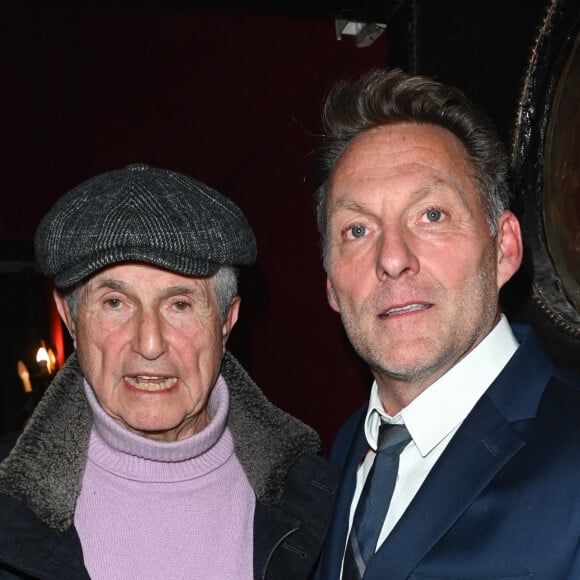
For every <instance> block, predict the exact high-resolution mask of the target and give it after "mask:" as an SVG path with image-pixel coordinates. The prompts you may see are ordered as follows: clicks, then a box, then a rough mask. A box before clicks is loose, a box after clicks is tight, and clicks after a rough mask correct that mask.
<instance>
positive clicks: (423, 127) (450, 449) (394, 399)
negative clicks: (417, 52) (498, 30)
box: [317, 70, 580, 580]
mask: <svg viewBox="0 0 580 580" xmlns="http://www.w3.org/2000/svg"><path fill="white" fill-rule="evenodd" d="M324 122H325V129H326V130H325V141H324V143H323V145H322V147H321V150H320V151H319V155H318V157H317V159H318V170H319V178H320V181H321V183H322V185H321V186H320V188H319V190H318V220H319V227H320V230H321V233H322V237H323V247H324V266H325V270H326V272H327V293H328V300H329V303H330V306H331V307H332V308H333V309H334V310H336V311H337V312H338V313H339V314H340V316H341V319H342V322H343V324H344V327H345V329H346V332H347V334H348V337H349V339H350V341H351V342H352V344H353V346H354V347H355V349H356V351H357V352H358V354H359V355H360V356H361V357H362V358H363V359H364V360H365V361H366V362H367V364H368V365H369V367H370V370H371V372H372V374H373V377H374V379H375V380H374V383H373V385H372V389H371V394H370V402H369V403H368V404H366V405H364V407H363V408H361V409H359V410H358V412H357V413H355V415H353V416H352V417H351V418H350V419H349V420H348V421H347V423H346V424H345V425H344V426H343V428H342V429H341V431H340V432H339V434H338V436H337V439H336V441H335V444H334V446H333V450H332V460H333V461H334V462H335V463H336V464H338V465H339V466H340V467H342V469H343V477H342V482H341V487H340V490H339V492H338V497H337V503H336V507H335V513H334V516H333V521H332V523H331V528H330V532H329V536H328V539H327V543H326V547H325V550H324V554H323V557H322V560H321V563H320V566H319V570H318V578H319V579H320V580H338V579H341V578H342V580H347V579H348V580H350V579H352V578H364V579H365V580H375V579H377V580H378V579H381V580H382V579H385V578H388V579H389V580H402V579H404V578H409V579H415V580H419V579H422V580H426V579H429V580H434V579H442V578H445V579H448V580H449V579H454V580H459V579H461V580H468V579H473V580H492V579H504V580H505V579H510V580H514V579H524V578H525V579H528V580H529V579H532V578H533V579H534V580H540V579H541V580H559V579H564V578H569V579H580V552H579V548H580V379H579V377H577V376H575V375H572V374H571V373H567V372H566V371H564V370H562V369H558V368H556V367H555V366H554V364H553V363H552V362H551V360H550V359H549V357H548V356H547V354H546V353H545V352H544V351H543V349H542V347H541V346H540V344H539V343H538V341H537V339H536V338H535V337H534V335H533V333H532V332H531V330H530V329H529V328H526V327H516V326H514V327H512V326H510V324H509V323H508V321H507V319H506V318H505V316H504V315H503V314H502V313H501V310H500V306H499V297H498V295H499V290H500V288H501V287H502V286H503V285H504V284H505V283H506V282H507V281H508V280H509V279H510V278H511V277H512V276H513V275H514V273H515V272H516V271H517V270H518V268H519V266H520V264H521V260H522V239H521V232H520V225H519V222H518V220H517V218H516V216H515V215H514V214H513V213H512V212H511V211H510V210H509V205H510V190H509V186H508V158H507V155H506V154H505V152H504V149H503V147H502V145H501V143H500V141H499V139H498V137H497V134H496V133H495V130H494V129H493V127H492V126H491V124H490V122H489V120H488V119H487V117H485V116H483V115H482V114H481V113H480V112H478V111H477V110H476V109H475V108H474V107H473V106H472V105H471V104H470V102H469V101H468V100H467V99H466V98H465V96H464V95H463V94H462V93H461V92H460V91H458V90H457V89H454V88H452V87H448V86H445V85H442V84H440V83H437V82H434V81H432V80H431V79H427V78H423V77H417V76H410V75H407V74H405V73H403V72H401V71H398V70H392V71H389V72H384V71H374V72H372V73H369V74H367V75H366V76H365V77H363V78H362V79H360V80H358V81H355V82H353V83H339V84H338V85H337V86H336V87H335V88H334V89H333V91H332V92H331V94H330V95H329V98H328V100H327V103H326V105H325V109H324ZM384 424H396V425H404V426H405V427H406V429H407V431H408V437H409V440H408V443H406V444H404V445H403V448H402V451H401V452H400V455H399V456H398V467H395V476H396V482H395V483H394V491H393V493H392V498H391V499H390V504H389V505H388V511H387V512H386V515H385V516H383V515H380V516H379V518H378V519H379V522H378V526H377V532H376V534H377V535H376V536H375V537H376V539H373V540H372V549H371V551H370V556H369V559H368V560H365V559H364V558H362V557H361V553H362V549H361V550H360V551H359V553H358V555H355V556H352V554H349V551H350V550H352V549H353V548H352V546H353V545H355V546H356V545H357V544H356V542H354V543H351V539H352V537H353V535H354V537H355V538H358V537H360V536H359V531H358V530H359V527H358V526H359V523H358V522H359V521H363V520H364V518H366V520H367V521H368V520H369V515H368V513H367V514H366V515H364V516H361V520H359V519H356V518H355V513H356V512H357V505H358V504H359V499H360V498H361V496H363V497H365V500H364V502H367V501H368V500H367V499H366V498H367V497H369V496H367V495H366V494H367V491H365V485H367V484H368V482H367V480H368V481H370V480H371V479H372V478H373V477H375V476H376V473H378V471H377V472H375V473H374V474H373V475H370V476H369V473H370V472H371V470H372V469H373V463H375V460H376V458H377V457H379V455H380V453H379V452H378V451H377V445H378V443H377V441H378V436H379V429H380V428H381V426H382V425H384ZM381 431H383V429H381ZM377 465H378V460H377ZM377 469H378V468H377ZM371 473H372V472H371ZM375 481H377V480H375ZM380 485H381V484H379V488H378V489H379V490H380V489H381V488H380ZM385 487H386V484H385ZM375 489H377V487H376V485H375ZM381 493H382V492H381ZM384 495H385V496H386V495H387V492H386V491H385V492H384ZM383 499H384V501H385V502H387V503H388V502H389V498H388V497H384V498H380V500H381V501H382V500H383ZM372 501H373V502H376V495H375V499H373V500H372ZM360 503H361V504H362V503H363V501H362V500H361V502H360ZM371 503H372V502H371ZM373 505H378V503H377V504H373ZM371 511H373V510H371ZM379 511H380V510H378V509H374V512H375V515H376V513H377V512H379ZM371 515H372V514H371ZM358 517H359V516H357V518H358ZM371 519H372V518H371ZM375 519H376V518H375ZM353 520H355V521H356V522H357V523H356V525H353ZM360 525H361V526H362V525H366V524H365V523H364V521H363V523H362V524H360ZM369 525H370V524H369ZM373 525H374V524H373ZM353 528H356V529H354V530H353ZM360 534H362V532H360ZM352 558H354V561H355V562H357V565H356V566H355V570H354V572H353V569H352V566H351V563H350V562H351V561H352ZM357 558H358V559H357ZM357 567H358V568H357Z"/></svg>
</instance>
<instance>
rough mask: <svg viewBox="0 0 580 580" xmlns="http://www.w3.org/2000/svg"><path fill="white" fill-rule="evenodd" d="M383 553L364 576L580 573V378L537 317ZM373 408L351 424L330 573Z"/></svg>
mask: <svg viewBox="0 0 580 580" xmlns="http://www.w3.org/2000/svg"><path fill="white" fill-rule="evenodd" d="M514 331H515V333H516V336H517V337H518V339H519V341H520V347H519V349H518V350H517V352H516V353H515V354H514V356H513V357H512V359H511V360H510V361H509V363H508V364H507V366H506V367H505V368H504V369H503V371H502V372H501V374H500V375H499V377H498V378H497V379H496V380H495V381H494V383H493V384H492V385H491V386H490V387H489V389H488V390H487V391H486V393H485V394H484V395H483V396H482V397H481V399H480V400H479V401H478V403H477V404H476V406H475V407H474V409H473V410H472V412H471V413H470V414H469V416H468V417H467V418H466V419H465V421H464V422H463V424H462V425H461V426H460V428H459V429H458V431H457V432H456V434H455V435H454V437H453V439H452V440H451V441H450V443H449V445H448V446H447V448H446V449H445V451H444V452H443V454H442V455H441V457H440V458H439V460H438V461H437V463H436V464H435V466H434V467H433V469H432V470H431V472H430V473H429V475H428V477H427V479H426V480H425V482H424V483H423V485H422V486H421V488H420V489H419V491H418V492H417V495H416V496H415V498H414V499H413V501H412V502H411V504H410V505H409V507H408V508H407V510H406V512H405V513H404V514H403V516H402V517H401V519H400V521H399V522H398V523H397V525H396V526H395V528H394V529H393V531H392V532H391V534H390V535H389V536H388V538H387V539H386V541H385V542H384V543H383V545H382V546H381V547H380V548H379V550H378V551H377V553H376V554H375V556H374V557H373V558H372V560H371V562H370V563H369V566H368V567H367V570H366V573H365V576H364V578H365V580H379V579H380V580H384V579H388V580H403V579H404V578H406V579H413V580H436V579H447V580H470V579H472V580H499V579H503V580H507V579H509V580H519V579H524V578H525V579H527V580H530V579H534V580H560V579H575V580H579V579H580V377H578V376H576V375H574V374H572V373H568V372H566V371H564V370H562V369H558V368H557V367H555V366H554V364H553V363H552V362H551V360H550V359H549V358H548V356H547V354H546V353H545V352H544V350H543V349H542V347H541V346H540V344H539V342H538V341H537V339H536V338H535V336H534V335H533V333H532V332H531V330H530V329H529V328H527V327H518V326H515V327H514ZM366 410H367V406H366V405H365V406H364V407H362V408H361V409H359V411H358V412H357V413H355V415H353V416H352V417H351V418H350V419H349V420H348V421H347V423H346V424H345V425H344V426H343V427H342V429H341V430H340V432H339V434H338V436H337V439H336V441H335V443H334V446H333V450H332V454H331V460H332V461H333V462H334V463H336V464H337V465H339V466H340V467H341V468H342V469H343V476H342V481H341V484H340V487H339V490H338V492H337V501H336V504H335V512H334V515H333V519H332V520H331V524H330V528H329V533H328V537H327V540H326V546H325V549H324V553H323V556H322V559H321V563H320V566H319V569H318V575H317V578H318V579H319V580H338V578H339V577H340V567H341V562H342V557H343V552H344V546H345V543H346V536H347V529H348V515H349V510H350V505H351V501H352V496H353V493H354V488H355V479H356V470H357V467H358V465H359V463H360V461H361V459H362V457H363V456H364V453H365V452H366V450H367V447H368V444H367V442H366V439H365V435H364V432H363V424H364V419H365V414H366Z"/></svg>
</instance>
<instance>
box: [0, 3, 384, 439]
mask: <svg viewBox="0 0 580 580" xmlns="http://www.w3.org/2000/svg"><path fill="white" fill-rule="evenodd" d="M76 4H78V5H81V4H82V6H76V5H74V6H73V5H72V4H71V5H68V4H66V3H58V2H51V3H48V2H45V3H44V4H42V3H40V2H39V3H38V4H37V3H27V2H22V3H21V4H19V5H18V6H10V7H4V8H3V14H2V17H1V18H2V20H3V26H2V30H3V33H2V39H1V40H0V42H1V48H0V58H1V64H2V71H3V82H2V91H1V96H0V103H1V105H2V111H3V115H2V116H3V130H2V153H3V179H2V202H3V203H2V212H1V213H0V239H2V240H14V239H16V240H27V239H31V238H32V236H33V233H34V230H35V227H36V225H37V223H38V220H39V219H40V217H41V215H42V214H43V213H44V212H45V211H46V209H47V208H48V207H49V206H50V205H51V204H52V203H53V202H54V200H55V199H56V198H58V197H59V196H60V195H62V194H63V193H64V192H66V191H67V190H68V189H69V188H70V187H72V186H74V185H76V184H77V183H78V182H80V181H81V180H83V179H85V178H87V177H89V176H92V175H95V174H97V173H100V172H103V171H107V170H110V169H114V168H118V167H122V166H124V165H126V164H127V163H131V162H134V161H145V162H148V163H150V164H151V165H156V166H160V167H164V168H168V169H175V170H178V171H181V172H184V173H187V174H190V175H192V176H194V177H197V178H200V179H202V180H204V181H207V182H208V183H209V184H211V185H213V186H215V187H217V188H218V189H220V190H221V191H223V193H225V194H226V195H229V196H230V197H232V198H233V199H234V200H235V201H236V202H237V203H238V204H239V205H240V206H241V207H242V209H243V210H244V212H245V213H246V215H247V217H248V219H249V221H250V222H251V223H252V225H253V226H254V229H255V231H256V236H257V239H258V250H259V258H258V263H257V266H256V268H255V269H254V270H253V271H252V272H251V273H250V274H248V275H247V276H245V277H244V278H243V279H242V298H243V304H242V313H241V320H240V322H239V323H238V327H237V328H236V329H235V331H234V336H233V338H232V343H231V348H232V350H233V351H234V353H235V354H237V355H238V356H239V358H240V359H241V360H242V361H243V362H244V364H245V365H246V367H247V368H248V370H249V372H250V374H251V375H252V376H253V377H254V378H255V379H256V381H257V382H258V384H260V385H261V387H262V388H263V390H264V391H265V392H266V394H267V395H268V396H269V397H270V399H272V400H273V401H274V402H276V403H277V404H278V405H280V406H281V407H283V408H284V409H286V410H289V411H290V412H292V413H294V414H296V415H297V416H299V417H300V418H302V419H303V420H304V421H306V422H307V423H309V424H311V425H312V426H314V427H315V428H317V429H318V431H319V432H320V433H321V435H322V437H323V442H324V444H325V447H327V446H328V444H329V442H330V440H331V439H332V437H333V435H334V433H335V431H336V429H337V428H338V426H339V425H340V423H341V422H342V421H343V420H344V419H345V418H346V416H348V414H350V412H351V411H352V410H353V409H354V408H355V407H356V406H357V405H358V404H359V403H360V402H362V401H363V400H364V398H365V397H366V394H367V387H368V383H369V377H368V375H367V373H366V371H365V370H364V367H363V366H362V365H361V364H360V363H358V361H357V360H356V357H354V355H353V354H352V353H351V350H350V347H349V346H348V343H347V341H346V339H345V338H344V336H343V333H342V329H341V325H340V321H339V320H338V317H337V315H336V314H335V313H334V312H332V311H331V310H330V309H329V308H328V306H327V304H326V299H325V292H324V275H323V271H322V268H321V266H320V261H319V243H318V235H317V232H316V228H315V221H314V210H313V201H312V191H311V188H310V187H309V185H308V184H306V183H305V181H304V175H305V169H306V156H307V154H308V153H309V152H310V151H311V150H312V149H313V148H314V147H315V146H316V143H317V142H318V135H319V133H320V127H319V113H320V107H321V102H322V100H323V97H324V94H325V93H326V91H327V90H328V88H329V87H330V86H331V85H332V83H333V82H334V81H335V80H336V79H338V78H342V77H353V76H358V75H359V74H360V73H361V72H363V71H365V70H367V69H368V68H370V67H372V66H382V65H383V64H384V62H385V61H386V42H385V39H384V36H383V37H381V38H380V39H379V40H378V41H377V42H376V43H375V44H374V45H372V46H371V47H369V48H364V49H359V48H357V47H356V46H355V44H354V41H353V39H352V38H350V37H347V38H344V39H343V40H342V41H340V42H338V41H336V40H335V37H334V22H333V20H331V19H307V18H290V17H286V18H284V17H281V16H266V15H257V14H254V15H253V14H249V13H244V12H236V11H233V10H229V11H214V12H212V11H207V10H206V11H201V10H200V9H195V8H186V7H184V5H183V3H182V4H180V5H171V6H170V7H167V5H166V6H165V7H162V3H161V2H158V3H157V4H159V6H156V5H155V4H156V3H151V2H150V3H148V4H149V5H148V6H145V7H140V8H136V7H133V8H115V7H100V6H98V5H97V4H96V3H92V2H83V3H80V2H79V3H76Z"/></svg>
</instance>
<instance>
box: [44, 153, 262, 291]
mask: <svg viewBox="0 0 580 580" xmlns="http://www.w3.org/2000/svg"><path fill="white" fill-rule="evenodd" d="M34 246H35V253H36V260H37V262H38V264H39V267H40V269H41V271H42V272H43V273H44V274H46V275H48V276H54V282H55V285H56V286H57V287H58V288H60V289H66V288H70V287H72V286H74V285H75V284H77V283H79V282H81V281H82V280H84V279H85V278H87V277H88V276H90V275H91V274H93V273H95V272H96V271H98V270H100V269H102V268H104V267H106V266H110V265H112V264H118V263H120V262H145V263H148V264H153V265H155V266H159V267H160V268H164V269H167V270H171V271H174V272H178V273H180V274H185V275H189V276H207V275H212V274H214V273H215V272H217V270H219V268H220V267H221V266H246V265H250V264H252V263H253V262H254V261H255V259H256V240H255V237H254V233H253V231H252V229H251V228H250V225H249V224H248V222H247V220H246V218H245V216H244V214H243V213H242V211H241V210H240V208H239V207H238V206H237V205H236V204H235V203H234V202H233V201H231V200H230V199H228V198H227V197H225V196H224V195H222V194H221V193H219V192H218V191H216V190H214V189H212V188H211V187H209V186H208V185H206V184H205V183H202V182H201V181H198V180H196V179H193V178H191V177H187V176H186V175H182V174H180V173H176V172H173V171H167V170H164V169H156V168H154V167H149V166H147V165H145V164H133V165H129V166H127V167H126V168H125V169H120V170H117V171H111V172H109V173H104V174H102V175H98V176H96V177H92V178H91V179H88V180H87V181H85V182H83V183H81V184H80V185H78V186H76V187H75V188H73V189H72V190H71V191H69V192H68V193H67V194H65V195H64V196H63V197H61V198H60V199H59V200H58V201H57V202H56V203H55V205H54V206H53V207H52V208H51V209H50V210H49V211H48V213H47V214H46V215H45V216H44V218H43V219H42V221H41V222H40V225H39V226H38V229H37V230H36V236H35V240H34Z"/></svg>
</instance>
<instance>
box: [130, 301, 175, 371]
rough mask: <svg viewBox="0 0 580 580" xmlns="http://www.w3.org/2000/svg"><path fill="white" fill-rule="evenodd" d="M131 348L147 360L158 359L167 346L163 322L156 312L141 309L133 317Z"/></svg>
mask: <svg viewBox="0 0 580 580" xmlns="http://www.w3.org/2000/svg"><path fill="white" fill-rule="evenodd" d="M134 324H135V329H134V334H133V336H134V338H133V350H134V351H135V352H136V353H138V354H140V355H141V356H142V357H143V358H145V359H147V360H155V359H158V358H159V357H160V356H161V355H162V354H163V353H164V352H165V351H166V348H167V343H166V337H165V333H164V322H163V319H162V317H161V316H160V314H159V313H158V312H155V311H149V310H143V311H141V312H140V314H139V316H136V317H135V321H134Z"/></svg>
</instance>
